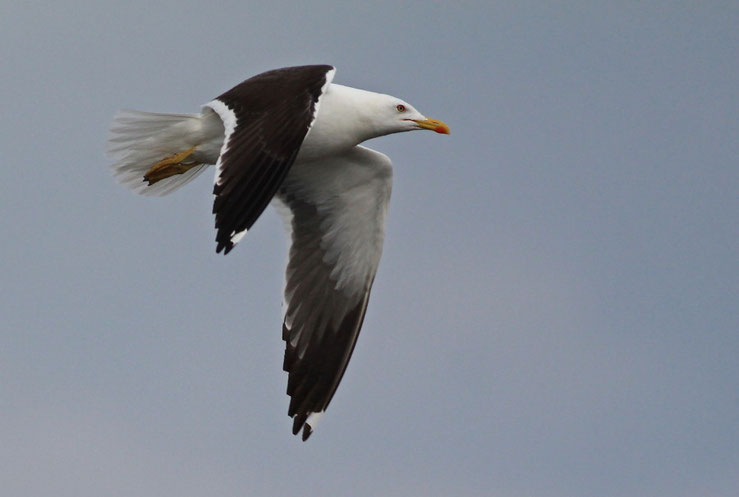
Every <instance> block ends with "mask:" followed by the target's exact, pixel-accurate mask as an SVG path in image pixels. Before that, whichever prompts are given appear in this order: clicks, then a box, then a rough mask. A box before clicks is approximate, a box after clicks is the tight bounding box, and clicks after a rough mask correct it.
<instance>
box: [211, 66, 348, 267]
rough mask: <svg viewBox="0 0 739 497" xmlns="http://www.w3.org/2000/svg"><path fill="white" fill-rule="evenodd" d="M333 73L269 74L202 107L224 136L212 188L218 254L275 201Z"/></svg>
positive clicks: (319, 69)
mask: <svg viewBox="0 0 739 497" xmlns="http://www.w3.org/2000/svg"><path fill="white" fill-rule="evenodd" d="M333 72H334V69H333V67H331V66H301V67H289V68H284V69H277V70H274V71H268V72H266V73H262V74H259V75H257V76H254V77H253V78H250V79H247V80H246V81H244V82H243V83H241V84H239V85H237V86H235V87H234V88H232V89H231V90H229V91H227V92H226V93H224V94H223V95H221V96H219V97H218V98H216V99H215V100H214V101H213V102H210V103H209V104H207V105H206V107H210V108H212V109H213V110H214V111H215V112H217V113H218V115H219V116H220V117H221V119H222V120H223V122H224V128H225V133H226V136H225V139H224V142H223V146H222V148H221V154H220V157H219V158H218V163H217V164H216V177H215V184H214V186H213V194H214V195H215V197H216V198H215V200H214V202H213V213H214V214H215V216H216V223H215V224H216V231H217V233H216V242H217V247H216V251H217V252H221V251H223V252H224V253H226V254H227V253H228V252H229V251H230V250H231V249H232V248H233V247H234V245H235V244H236V242H237V241H238V240H239V239H240V237H241V236H242V234H243V233H244V232H245V231H246V230H248V229H249V228H251V226H252V225H253V224H254V222H255V221H256V220H257V218H258V217H259V216H260V215H261V214H262V212H263V211H264V209H265V208H266V207H267V205H268V204H269V202H270V201H271V200H272V197H274V195H275V193H276V192H277V190H278V189H279V187H280V184H282V181H283V180H284V179H285V177H286V176H287V173H288V171H289V170H290V167H291V166H292V165H293V163H294V162H295V157H296V156H297V154H298V151H299V149H300V146H301V145H302V143H303V139H304V138H305V135H306V134H307V133H308V130H309V129H310V126H311V124H312V123H313V120H314V119H315V113H316V111H317V109H318V103H319V99H320V97H321V95H322V94H323V92H324V91H325V89H326V87H327V85H328V84H329V83H330V81H331V78H332V77H333Z"/></svg>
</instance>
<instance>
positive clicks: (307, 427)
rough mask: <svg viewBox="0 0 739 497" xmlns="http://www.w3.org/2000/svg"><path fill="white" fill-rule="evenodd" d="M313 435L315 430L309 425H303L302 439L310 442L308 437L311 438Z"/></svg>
mask: <svg viewBox="0 0 739 497" xmlns="http://www.w3.org/2000/svg"><path fill="white" fill-rule="evenodd" d="M312 433H313V428H311V427H310V425H309V424H304V425H303V436H302V437H301V438H302V439H303V442H305V441H306V440H308V437H310V436H311V434H312Z"/></svg>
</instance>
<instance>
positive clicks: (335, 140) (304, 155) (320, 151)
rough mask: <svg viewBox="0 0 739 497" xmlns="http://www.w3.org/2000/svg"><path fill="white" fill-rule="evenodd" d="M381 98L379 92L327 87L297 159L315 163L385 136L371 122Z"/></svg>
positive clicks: (331, 85) (382, 98)
mask: <svg viewBox="0 0 739 497" xmlns="http://www.w3.org/2000/svg"><path fill="white" fill-rule="evenodd" d="M385 98H387V96H386V95H382V94H380V93H374V92H371V91H365V90H358V89H356V88H350V87H348V86H342V85H337V84H333V83H332V84H330V85H329V87H328V88H327V89H326V91H325V92H324V94H323V95H322V96H321V98H320V100H319V101H318V113H317V115H316V119H315V121H314V122H313V126H312V127H311V129H310V131H309V132H308V135H307V136H306V138H305V141H304V142H303V146H302V147H301V149H300V156H299V157H300V158H301V159H303V160H315V159H318V158H321V157H323V156H327V155H333V154H335V153H338V152H342V151H346V150H348V149H350V148H352V147H355V146H356V145H358V144H360V143H362V142H363V141H365V140H369V139H370V138H374V137H377V136H381V135H383V134H385V132H383V131H382V130H380V129H379V128H378V126H377V124H376V122H375V121H374V120H373V109H375V108H376V107H377V106H378V105H380V102H381V101H384V99H385Z"/></svg>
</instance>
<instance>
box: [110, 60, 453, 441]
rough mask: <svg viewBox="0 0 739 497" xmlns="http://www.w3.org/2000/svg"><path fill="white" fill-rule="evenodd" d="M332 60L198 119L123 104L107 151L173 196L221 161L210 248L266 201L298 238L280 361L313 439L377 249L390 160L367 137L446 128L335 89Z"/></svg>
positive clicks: (357, 325) (257, 79)
mask: <svg viewBox="0 0 739 497" xmlns="http://www.w3.org/2000/svg"><path fill="white" fill-rule="evenodd" d="M334 73H335V69H334V68H333V67H332V66H328V65H315V66H301V67H288V68H283V69H276V70H273V71H268V72H265V73H262V74H259V75H257V76H254V77H252V78H250V79H247V80H246V81H244V82H242V83H240V84H239V85H237V86H235V87H234V88H232V89H230V90H228V91H227V92H225V93H224V94H222V95H221V96H219V97H218V98H216V99H214V100H212V101H210V102H208V103H207V104H205V105H204V106H203V107H202V111H201V112H200V113H199V114H155V113H148V112H138V111H121V112H120V113H118V114H117V115H116V117H115V119H114V121H113V125H112V128H111V132H110V138H109V142H108V152H109V154H110V156H111V157H112V158H113V159H114V160H115V163H114V164H113V165H112V169H113V174H114V176H115V177H116V179H117V180H118V181H119V182H120V183H121V184H122V185H124V186H125V187H127V188H130V189H131V190H133V191H135V192H137V193H141V194H144V195H166V194H168V193H171V192H172V191H174V190H176V189H178V188H180V187H181V186H182V185H184V184H185V183H187V182H189V181H190V180H192V179H193V178H194V177H195V176H197V175H198V174H199V173H201V172H203V171H204V170H205V169H206V168H207V167H208V166H209V165H213V164H215V166H216V168H215V185H214V187H213V194H214V195H215V200H214V203H213V213H214V214H215V227H216V232H217V233H216V252H223V253H224V254H227V253H228V252H230V251H231V249H233V247H234V246H235V245H236V244H237V243H238V242H239V240H241V239H242V238H243V236H244V235H245V234H246V232H247V230H249V228H251V226H252V225H253V224H254V222H255V221H256V220H257V218H259V216H260V215H261V214H262V212H263V211H264V209H265V208H266V207H267V205H268V204H269V203H270V202H273V203H274V204H276V207H278V211H280V212H281V214H282V215H283V216H284V217H285V219H286V225H287V226H288V227H289V230H290V231H291V237H292V245H291V247H290V255H289V262H288V265H287V278H286V288H285V303H284V312H285V315H284V321H283V325H282V339H283V340H284V341H285V359H284V364H283V369H284V370H285V371H287V372H288V383H287V394H288V395H289V396H290V406H289V409H288V415H289V416H291V417H292V418H293V434H296V435H297V434H298V433H299V432H300V431H301V430H302V439H303V440H307V439H308V437H309V436H310V435H311V433H312V432H313V430H314V429H315V426H316V423H317V421H318V419H319V418H320V417H321V415H322V414H323V412H324V411H325V410H326V408H327V407H328V404H329V402H331V398H332V397H333V395H334V393H335V392H336V388H337V387H338V385H339V382H340V381H341V378H342V376H343V375H344V371H345V370H346V367H347V364H348V363H349V359H350V357H351V355H352V351H353V350H354V346H355V345H356V342H357V337H358V336H359V330H360V329H361V326H362V321H363V319H364V314H365V312H366V310H367V301H368V299H369V295H370V290H371V288H372V282H373V281H374V277H375V273H376V272H377V266H378V264H379V261H380V255H381V253H382V245H383V240H384V236H385V217H386V214H387V207H388V202H389V200H390V190H391V183H392V168H391V162H390V159H389V158H388V157H387V156H385V155H384V154H381V153H379V152H376V151H374V150H371V149H369V148H367V147H363V146H361V145H360V143H362V142H364V141H365V140H368V139H370V138H375V137H378V136H383V135H387V134H390V133H399V132H401V131H412V130H417V129H428V130H432V131H436V132H437V133H444V134H448V133H449V127H448V126H447V125H446V124H444V123H443V122H441V121H437V120H435V119H430V118H427V117H426V116H424V115H423V114H421V113H420V112H418V111H417V110H416V109H414V108H413V106H411V105H410V104H408V103H406V102H404V101H403V100H400V99H399V98H395V97H391V96H389V95H383V94H379V93H373V92H369V91H365V90H359V89H356V88H349V87H347V86H341V85H337V84H334V83H332V82H331V81H332V79H333V77H334Z"/></svg>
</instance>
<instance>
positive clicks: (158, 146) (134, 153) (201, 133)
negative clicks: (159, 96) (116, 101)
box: [107, 110, 223, 195]
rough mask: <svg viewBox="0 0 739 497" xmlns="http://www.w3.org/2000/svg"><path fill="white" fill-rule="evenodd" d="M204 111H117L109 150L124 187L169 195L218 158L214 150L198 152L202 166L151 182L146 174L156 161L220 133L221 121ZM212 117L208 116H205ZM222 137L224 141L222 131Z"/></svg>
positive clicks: (197, 156)
mask: <svg viewBox="0 0 739 497" xmlns="http://www.w3.org/2000/svg"><path fill="white" fill-rule="evenodd" d="M211 114H214V113H211V112H209V113H208V114H207V115H203V114H157V113H151V112H139V111H133V110H124V111H121V112H119V113H118V114H116V116H115V118H114V119H113V124H112V126H111V129H110V135H109V137H108V147H107V152H108V155H109V157H111V158H112V159H113V160H114V161H115V162H114V163H113V164H112V165H111V168H112V169H113V176H114V177H115V179H116V180H117V181H118V182H119V183H120V184H121V185H123V186H124V187H126V188H128V189H130V190H133V191H134V192H136V193H140V194H143V195H167V194H169V193H172V192H173V191H175V190H177V189H179V188H180V187H182V186H183V185H185V184H186V183H188V182H189V181H190V180H192V179H193V178H194V177H195V176H197V175H198V174H200V173H201V172H203V171H204V170H205V169H206V168H207V166H208V165H209V164H212V163H214V162H215V159H217V156H216V157H215V158H213V157H210V155H212V154H203V153H197V152H196V153H195V154H194V155H193V158H194V159H196V161H197V162H204V164H203V165H201V166H196V167H193V168H192V169H189V170H188V171H186V172H185V173H183V174H177V175H174V176H170V177H168V178H164V179H162V180H160V181H157V182H156V183H154V184H152V185H149V184H148V183H147V182H146V181H145V180H144V174H145V173H146V172H147V171H148V170H149V169H150V168H151V167H152V166H153V165H154V164H156V163H157V162H159V161H161V160H162V159H164V158H166V157H169V156H171V155H173V154H177V153H181V152H183V151H185V150H188V149H189V148H192V147H193V146H199V145H200V144H203V143H207V142H208V140H213V138H214V136H213V131H214V130H213V128H214V126H213V125H214V124H215V125H216V126H215V132H216V133H215V136H216V137H217V136H218V129H217V126H221V129H222V124H220V121H219V122H218V123H212V122H204V121H212V116H211ZM204 118H209V119H204ZM220 133H221V135H220V136H221V137H220V140H221V142H222V141H223V138H222V131H221V132H220Z"/></svg>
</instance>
